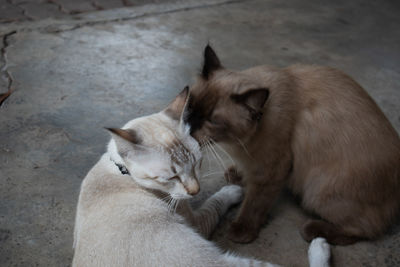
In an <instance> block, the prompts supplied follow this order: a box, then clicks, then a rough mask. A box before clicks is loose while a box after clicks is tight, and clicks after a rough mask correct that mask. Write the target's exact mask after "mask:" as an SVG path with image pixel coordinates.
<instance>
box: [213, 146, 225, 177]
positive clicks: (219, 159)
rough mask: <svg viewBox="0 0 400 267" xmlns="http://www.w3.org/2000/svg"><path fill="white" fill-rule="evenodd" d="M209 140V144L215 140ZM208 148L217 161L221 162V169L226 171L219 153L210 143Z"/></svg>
mask: <svg viewBox="0 0 400 267" xmlns="http://www.w3.org/2000/svg"><path fill="white" fill-rule="evenodd" d="M210 141H211V142H212V143H210V144H213V143H215V142H213V141H212V140H210ZM210 149H211V151H212V152H213V153H214V155H215V157H216V159H217V160H218V161H219V163H220V164H221V167H222V169H223V170H224V171H226V170H227V168H226V166H225V163H224V161H223V160H222V158H221V156H220V155H219V154H218V153H217V151H216V150H215V148H214V146H213V145H211V146H210Z"/></svg>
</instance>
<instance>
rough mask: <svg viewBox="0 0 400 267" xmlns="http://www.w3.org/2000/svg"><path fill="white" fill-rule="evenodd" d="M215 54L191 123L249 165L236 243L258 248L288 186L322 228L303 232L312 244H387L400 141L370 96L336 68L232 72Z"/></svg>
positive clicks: (194, 95) (399, 178)
mask: <svg viewBox="0 0 400 267" xmlns="http://www.w3.org/2000/svg"><path fill="white" fill-rule="evenodd" d="M210 50H211V51H212V49H211V48H210V47H207V48H206V50H205V64H212V66H211V67H206V66H204V67H203V72H204V70H208V71H207V72H206V73H207V75H204V73H203V75H202V76H200V77H199V79H198V81H197V82H196V83H195V84H194V85H193V86H192V87H191V89H190V90H191V101H190V106H189V107H190V108H191V111H192V113H191V115H190V116H189V117H188V121H189V123H190V124H191V126H192V135H193V136H194V137H195V138H196V139H197V140H200V141H201V140H204V139H210V138H211V139H214V140H215V141H217V142H219V143H222V144H224V145H225V147H226V148H227V149H228V150H229V151H230V152H231V154H232V156H234V157H235V158H236V159H237V162H238V163H239V164H240V165H239V166H238V168H239V170H240V172H242V173H243V176H244V177H243V179H244V183H245V184H246V197H245V200H244V202H243V204H242V206H241V209H240V212H239V215H238V217H237V219H236V220H235V221H234V222H233V223H232V227H231V230H230V233H229V237H230V238H231V239H232V240H234V241H237V242H244V243H245V242H250V241H252V240H254V239H255V238H256V237H257V235H258V232H259V230H260V227H261V226H262V224H263V223H264V222H265V220H266V217H267V216H266V215H267V213H268V210H269V208H270V207H271V205H273V202H274V200H275V199H276V197H277V195H278V194H279V192H280V191H281V189H282V188H283V187H284V186H285V185H287V186H288V187H289V188H290V189H291V190H292V191H293V192H294V193H295V194H296V195H299V196H300V197H301V199H302V206H303V207H304V208H305V209H307V210H309V211H311V212H313V213H315V214H317V215H319V216H320V217H321V218H322V220H314V221H312V223H309V224H306V225H305V226H304V228H303V230H302V235H303V237H304V238H305V239H306V240H311V239H312V238H314V237H316V236H319V235H322V236H324V237H326V238H327V239H328V241H329V242H330V243H333V244H349V243H353V242H355V241H356V240H358V239H361V238H368V239H370V238H376V237H378V236H379V235H381V234H382V233H383V232H384V231H385V230H386V229H387V227H388V226H389V225H390V224H391V223H392V221H393V219H394V218H395V215H396V213H397V212H398V209H399V203H400V194H399V189H400V139H399V136H398V134H397V132H396V131H395V130H394V128H393V127H392V126H391V124H390V122H389V121H388V120H387V119H386V117H385V116H384V114H383V113H382V111H381V110H380V109H379V107H378V106H377V105H376V103H375V102H374V101H373V100H372V98H371V97H370V96H369V95H368V94H367V93H366V92H365V91H364V90H363V88H361V86H360V85H358V84H357V83H356V82H355V81H354V80H353V79H351V78H350V77H349V76H347V75H346V74H344V73H343V72H341V71H339V70H336V69H333V68H329V67H320V66H304V65H294V66H291V67H288V68H284V69H278V68H273V67H268V66H259V67H255V68H251V69H247V70H244V71H240V72H235V71H230V70H226V69H224V68H223V67H222V65H221V64H220V62H219V59H218V58H217V56H216V54H215V53H214V52H213V51H212V52H211V51H210ZM210 58H211V59H210ZM210 62H211V63H210ZM267 88H268V89H267ZM266 91H267V92H268V91H269V97H268V100H267V101H266V102H265V100H266V98H265V99H264V100H262V99H263V96H265V95H267V96H268V94H264V95H260V92H266ZM238 96H239V97H238ZM237 99H241V100H240V101H237ZM260 99H261V100H260ZM263 101H264V102H265V105H264V102H263ZM260 102H262V103H261V105H260Z"/></svg>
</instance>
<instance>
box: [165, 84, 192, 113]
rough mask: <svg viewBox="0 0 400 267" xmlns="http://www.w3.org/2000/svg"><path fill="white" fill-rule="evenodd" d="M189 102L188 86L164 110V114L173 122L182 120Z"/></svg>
mask: <svg viewBox="0 0 400 267" xmlns="http://www.w3.org/2000/svg"><path fill="white" fill-rule="evenodd" d="M188 100H189V86H186V87H185V88H184V89H183V90H182V91H181V92H180V93H179V95H178V96H177V97H176V98H175V99H174V100H173V101H172V102H171V103H170V104H169V105H168V107H167V108H166V109H164V112H165V114H167V115H168V116H170V117H171V118H172V119H174V120H179V121H180V120H182V118H183V117H184V116H185V111H186V109H187V106H188V105H187V103H188Z"/></svg>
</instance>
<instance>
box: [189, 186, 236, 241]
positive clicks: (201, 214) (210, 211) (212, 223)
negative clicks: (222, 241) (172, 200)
mask: <svg viewBox="0 0 400 267" xmlns="http://www.w3.org/2000/svg"><path fill="white" fill-rule="evenodd" d="M242 198H243V189H242V187H240V186H238V185H226V186H224V187H222V188H221V189H220V190H219V191H218V192H216V193H215V194H214V195H212V196H211V197H210V198H208V199H207V200H206V202H204V204H203V205H202V206H201V208H200V209H198V210H196V211H195V212H194V221H193V222H192V224H193V225H194V226H195V228H197V230H198V231H199V232H200V233H201V234H202V235H203V236H204V237H206V238H208V237H209V236H210V234H211V233H212V232H213V231H214V229H215V227H216V226H217V224H218V222H219V220H220V218H221V216H222V215H224V214H225V213H226V211H227V210H228V208H229V207H231V206H232V205H235V204H238V203H240V202H241V201H242Z"/></svg>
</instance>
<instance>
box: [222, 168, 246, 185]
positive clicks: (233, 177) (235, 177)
mask: <svg viewBox="0 0 400 267" xmlns="http://www.w3.org/2000/svg"><path fill="white" fill-rule="evenodd" d="M224 177H225V180H226V181H227V182H228V183H230V184H236V185H240V186H242V185H243V182H242V175H241V174H240V173H239V172H238V170H237V169H236V167H235V166H230V167H229V168H228V169H227V170H226V171H225V173H224Z"/></svg>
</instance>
